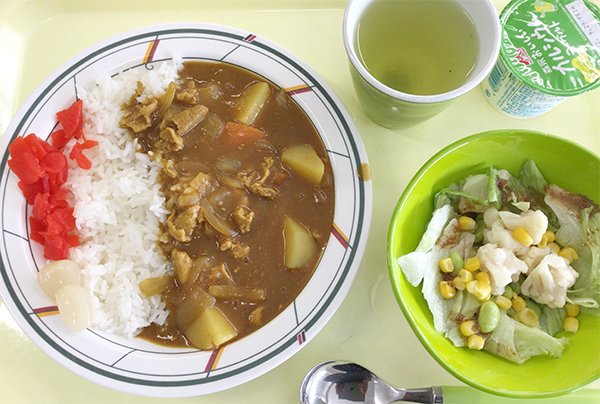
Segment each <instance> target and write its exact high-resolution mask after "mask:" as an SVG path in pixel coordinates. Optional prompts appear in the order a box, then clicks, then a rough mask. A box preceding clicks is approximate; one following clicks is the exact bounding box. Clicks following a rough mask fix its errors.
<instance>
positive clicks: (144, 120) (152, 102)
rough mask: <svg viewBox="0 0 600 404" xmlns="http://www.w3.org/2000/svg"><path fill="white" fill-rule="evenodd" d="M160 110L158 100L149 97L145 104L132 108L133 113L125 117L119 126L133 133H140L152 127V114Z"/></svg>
mask: <svg viewBox="0 0 600 404" xmlns="http://www.w3.org/2000/svg"><path fill="white" fill-rule="evenodd" d="M157 108H158V100H157V99H156V98H154V97H149V98H146V100H144V102H143V103H137V104H135V105H133V106H132V107H131V112H129V114H127V115H125V116H123V118H121V120H120V121H119V126H121V127H122V128H128V129H130V130H131V131H132V132H133V133H140V132H143V131H145V130H146V129H148V128H149V127H151V126H152V114H153V113H154V111H156V109H157Z"/></svg>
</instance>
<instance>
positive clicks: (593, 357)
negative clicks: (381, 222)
mask: <svg viewBox="0 0 600 404" xmlns="http://www.w3.org/2000/svg"><path fill="white" fill-rule="evenodd" d="M528 159H533V160H534V161H535V162H536V163H537V165H538V166H539V168H540V170H541V171H542V173H543V174H544V176H545V177H546V179H547V180H548V181H549V182H550V183H554V184H557V185H559V186H561V187H563V188H565V189H567V190H569V191H573V192H577V193H580V194H583V195H586V196H588V197H589V198H591V199H592V200H594V201H595V202H596V203H599V202H600V159H599V158H598V157H597V156H596V155H594V154H593V153H591V152H590V151H588V150H585V149H583V148H582V147H580V146H578V145H577V144H575V143H572V142H570V141H567V140H565V139H561V138H559V137H555V136H550V135H547V134H543V133H539V132H531V131H525V130H499V131H491V132H485V133H480V134H477V135H473V136H469V137H466V138H464V139H461V140H459V141H457V142H455V143H453V144H451V145H449V146H447V147H446V148H444V149H443V150H441V151H440V152H438V153H437V154H436V155H435V156H433V157H432V158H431V159H430V160H429V161H428V162H427V163H425V165H424V166H423V167H422V168H421V169H420V170H419V172H418V173H417V174H416V175H415V176H414V178H413V179H412V180H411V181H410V183H409V184H408V186H407V187H406V189H405V191H404V193H403V194H402V196H401V197H400V200H399V201H398V204H397V205H396V209H395V210H394V214H393V216H392V220H391V223H390V227H389V232H388V239H387V252H386V253H387V262H388V271H389V276H390V280H391V282H392V288H393V289H394V293H395V295H396V299H397V300H398V303H399V304H400V307H401V308H402V311H403V312H404V315H405V316H406V318H407V320H408V322H409V323H410V325H411V326H412V328H413V330H414V332H415V334H416V335H417V337H418V338H419V339H420V340H421V343H422V344H423V346H424V347H425V348H426V349H427V350H428V351H429V353H430V354H431V355H432V356H433V357H434V358H435V359H436V360H437V361H438V362H439V363H440V365H442V366H443V367H444V368H446V369H447V370H448V371H449V372H450V373H452V374H453V375H454V376H456V377H457V378H459V379H460V380H462V381H463V382H465V383H467V384H469V385H471V386H473V387H476V388H478V389H481V390H484V391H486V392H488V393H492V394H497V395H501V396H508V397H516V398H539V397H551V396H557V395H560V394H565V393H568V392H570V391H573V390H575V389H578V388H580V387H583V386H585V385H587V384H588V383H591V382H593V381H594V380H596V379H598V378H599V377H600V318H599V317H594V316H591V315H589V314H587V315H586V314H584V313H582V314H580V316H579V322H580V328H579V331H578V332H577V333H576V334H574V335H569V339H570V342H569V345H567V346H566V348H565V350H564V352H563V355H562V357H561V358H558V359H553V358H550V357H534V358H531V359H530V360H528V361H527V362H525V363H524V364H522V365H518V364H515V363H512V362H510V361H508V360H505V359H502V358H499V357H496V356H493V355H491V354H489V353H487V352H485V351H473V350H470V349H468V348H457V347H455V346H454V345H452V343H451V342H450V341H449V340H448V339H446V338H445V337H444V336H443V335H441V334H439V333H438V332H437V331H436V330H435V328H434V326H433V320H432V316H431V313H430V312H429V309H428V307H427V303H426V301H425V299H424V298H423V295H422V293H421V288H420V285H419V287H418V288H415V287H413V286H412V285H411V284H410V283H409V282H408V281H407V280H406V278H405V277H404V275H403V274H402V271H401V269H400V267H399V266H398V264H397V258H398V257H399V256H401V255H404V254H407V253H409V252H411V251H414V249H415V248H416V246H417V244H418V243H419V240H420V239H421V236H422V234H423V232H424V230H425V228H426V227H427V223H428V222H429V220H430V218H431V214H432V212H433V197H434V195H435V193H436V192H437V191H439V190H440V189H442V188H444V187H446V186H447V185H449V184H451V183H453V182H457V181H459V180H460V179H462V178H465V177H466V176H468V175H469V174H474V173H480V172H484V170H485V168H487V167H489V166H490V165H493V166H495V167H497V168H505V169H507V170H509V171H510V172H511V173H513V174H518V173H519V170H520V168H521V165H522V164H523V162H524V161H525V160H528Z"/></svg>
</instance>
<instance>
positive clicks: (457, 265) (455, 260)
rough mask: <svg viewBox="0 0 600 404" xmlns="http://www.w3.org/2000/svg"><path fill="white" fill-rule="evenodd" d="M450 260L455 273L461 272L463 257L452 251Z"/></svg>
mask: <svg viewBox="0 0 600 404" xmlns="http://www.w3.org/2000/svg"><path fill="white" fill-rule="evenodd" d="M450 259H451V260H452V266H453V267H454V272H458V271H460V270H461V269H462V267H463V264H464V263H463V259H462V257H461V256H460V255H459V254H458V253H457V252H456V251H452V252H451V253H450Z"/></svg>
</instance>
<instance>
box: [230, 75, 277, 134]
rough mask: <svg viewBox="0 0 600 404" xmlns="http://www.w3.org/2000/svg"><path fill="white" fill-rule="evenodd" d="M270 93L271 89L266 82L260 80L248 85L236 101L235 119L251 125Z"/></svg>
mask: <svg viewBox="0 0 600 404" xmlns="http://www.w3.org/2000/svg"><path fill="white" fill-rule="evenodd" d="M270 95H271V89H270V88H269V85H268V84H267V83H264V82H261V83H255V84H252V85H250V86H248V87H247V88H246V90H244V93H243V94H242V96H241V97H240V98H239V99H238V101H237V105H236V106H237V114H236V115H235V120H236V121H238V122H240V123H243V124H244V125H252V124H253V123H254V120H255V119H256V117H257V116H258V114H259V113H260V110H261V109H262V107H263V105H265V102H267V99H268V98H269V96H270Z"/></svg>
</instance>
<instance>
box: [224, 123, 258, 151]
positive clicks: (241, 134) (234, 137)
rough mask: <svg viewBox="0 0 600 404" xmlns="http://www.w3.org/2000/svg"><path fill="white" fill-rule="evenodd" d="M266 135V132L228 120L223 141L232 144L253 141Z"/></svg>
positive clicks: (238, 144) (237, 144)
mask: <svg viewBox="0 0 600 404" xmlns="http://www.w3.org/2000/svg"><path fill="white" fill-rule="evenodd" d="M265 136H266V134H265V132H263V131H262V130H260V129H257V128H254V127H252V126H248V125H244V124H241V123H237V122H227V123H226V124H225V130H224V131H223V134H222V135H221V138H222V139H223V142H225V143H226V144H229V145H232V146H240V145H243V144H248V143H253V142H256V141H257V140H260V139H262V138H264V137H265Z"/></svg>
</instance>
